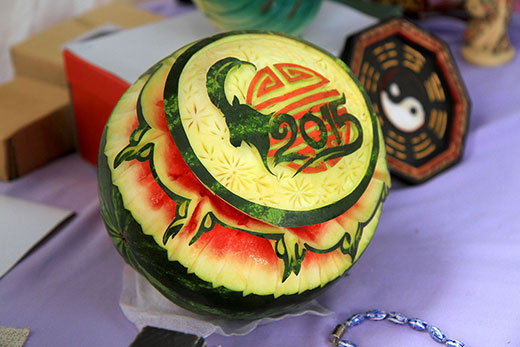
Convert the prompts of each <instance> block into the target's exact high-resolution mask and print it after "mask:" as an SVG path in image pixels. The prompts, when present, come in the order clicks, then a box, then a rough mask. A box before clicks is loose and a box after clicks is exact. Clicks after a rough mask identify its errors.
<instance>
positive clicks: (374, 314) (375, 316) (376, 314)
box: [366, 310, 388, 321]
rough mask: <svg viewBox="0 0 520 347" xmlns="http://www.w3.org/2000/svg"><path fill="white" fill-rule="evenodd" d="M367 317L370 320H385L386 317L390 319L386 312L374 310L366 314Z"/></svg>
mask: <svg viewBox="0 0 520 347" xmlns="http://www.w3.org/2000/svg"><path fill="white" fill-rule="evenodd" d="M366 316H367V318H368V319H370V320H375V321H378V320H384V319H385V318H386V317H388V313H386V312H385V311H379V310H372V311H369V312H367V313H366Z"/></svg>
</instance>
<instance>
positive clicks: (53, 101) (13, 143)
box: [0, 77, 73, 180]
mask: <svg viewBox="0 0 520 347" xmlns="http://www.w3.org/2000/svg"><path fill="white" fill-rule="evenodd" d="M70 122H71V116H70V106H69V96H68V93H67V89H65V88H62V87H58V86H55V85H53V84H50V83H46V82H42V81H38V80H34V79H30V78H25V77H17V78H15V79H14V80H12V81H11V82H8V83H6V84H3V85H0V124H2V126H1V127H0V179H2V180H10V179H13V178H16V177H18V176H21V175H23V174H25V173H27V172H29V171H31V170H33V169H36V168H37V167H39V166H41V165H43V164H45V163H47V162H48V161H49V160H52V159H54V158H56V157H58V156H60V155H62V154H64V153H66V152H68V151H71V150H72V149H73V133H72V132H71V131H70V129H71V125H70Z"/></svg>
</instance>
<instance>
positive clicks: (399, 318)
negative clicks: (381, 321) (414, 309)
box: [388, 312, 408, 325]
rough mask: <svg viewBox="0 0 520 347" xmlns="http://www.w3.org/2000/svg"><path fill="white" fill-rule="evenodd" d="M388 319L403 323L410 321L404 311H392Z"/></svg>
mask: <svg viewBox="0 0 520 347" xmlns="http://www.w3.org/2000/svg"><path fill="white" fill-rule="evenodd" d="M388 320H389V321H390V322H392V323H395V324H399V325H403V324H406V323H407V322H408V318H406V316H405V315H404V314H402V313H399V312H390V313H389V314H388Z"/></svg>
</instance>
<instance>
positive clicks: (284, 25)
mask: <svg viewBox="0 0 520 347" xmlns="http://www.w3.org/2000/svg"><path fill="white" fill-rule="evenodd" d="M194 2H195V3H196V4H197V6H198V7H199V8H200V9H201V10H202V12H204V14H205V15H206V17H207V18H208V19H209V20H210V21H211V22H212V23H213V24H214V25H215V26H216V27H217V28H220V29H222V30H243V29H262V30H273V31H278V32H284V33H288V34H293V35H296V34H300V33H301V32H302V31H303V30H304V29H305V27H306V26H307V25H308V24H309V23H310V22H311V20H312V19H313V18H314V17H315V16H316V13H317V12H318V10H319V8H320V5H321V0H194Z"/></svg>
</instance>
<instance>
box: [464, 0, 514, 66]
mask: <svg viewBox="0 0 520 347" xmlns="http://www.w3.org/2000/svg"><path fill="white" fill-rule="evenodd" d="M466 8H467V10H468V12H469V13H470V15H471V17H472V18H471V20H470V21H469V24H468V27H467V29H466V33H465V44H464V46H463V48H462V56H463V57H464V59H466V60H467V61H468V62H470V63H472V64H476V65H484V66H497V65H502V64H505V63H507V62H508V61H510V60H511V59H512V58H513V56H514V54H515V49H514V48H513V46H512V45H511V42H510V41H509V37H508V34H507V27H508V24H509V20H510V18H511V12H512V10H513V1H512V0H466Z"/></svg>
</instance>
